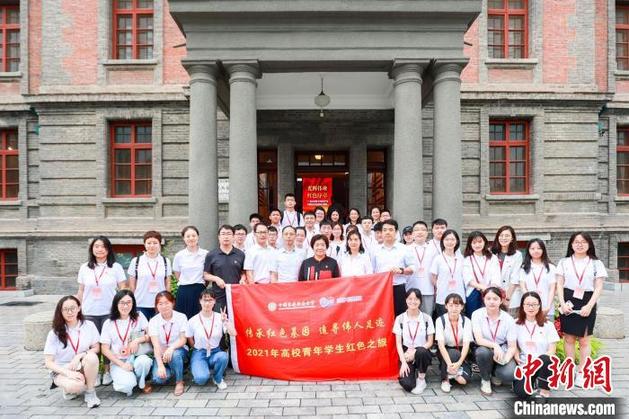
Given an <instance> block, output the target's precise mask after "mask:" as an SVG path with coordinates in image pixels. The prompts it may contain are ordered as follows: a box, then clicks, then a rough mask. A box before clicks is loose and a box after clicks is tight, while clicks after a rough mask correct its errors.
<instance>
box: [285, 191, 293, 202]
mask: <svg viewBox="0 0 629 419" xmlns="http://www.w3.org/2000/svg"><path fill="white" fill-rule="evenodd" d="M294 197H295V194H294V193H290V192H289V193H287V194H284V201H286V198H294Z"/></svg>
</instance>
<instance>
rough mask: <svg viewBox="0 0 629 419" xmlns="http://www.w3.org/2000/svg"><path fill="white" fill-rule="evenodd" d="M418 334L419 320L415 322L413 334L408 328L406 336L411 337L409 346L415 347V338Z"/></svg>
mask: <svg viewBox="0 0 629 419" xmlns="http://www.w3.org/2000/svg"><path fill="white" fill-rule="evenodd" d="M420 316H421V314H420ZM418 332H419V320H417V326H415V334H412V333H411V328H410V327H409V328H408V335H409V336H410V337H411V345H413V347H415V338H416V337H417V333H418Z"/></svg>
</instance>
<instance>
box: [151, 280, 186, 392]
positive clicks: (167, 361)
mask: <svg viewBox="0 0 629 419" xmlns="http://www.w3.org/2000/svg"><path fill="white" fill-rule="evenodd" d="M174 306H175V297H173V295H172V294H171V293H170V292H168V291H162V292H160V293H158V294H157V297H155V308H156V309H157V314H156V315H155V316H154V317H153V318H152V319H151V321H149V336H150V337H151V343H152V344H153V351H154V353H155V359H154V360H153V369H152V372H151V376H152V377H153V383H155V384H166V383H167V382H168V381H169V380H170V378H171V377H173V376H174V377H175V392H174V393H175V396H181V395H182V394H183V392H184V384H183V366H184V362H185V359H186V357H187V356H188V351H187V349H186V348H185V345H186V332H187V330H188V319H187V318H186V315H185V314H183V313H179V312H178V311H174V310H173V308H174Z"/></svg>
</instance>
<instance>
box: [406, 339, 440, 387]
mask: <svg viewBox="0 0 629 419" xmlns="http://www.w3.org/2000/svg"><path fill="white" fill-rule="evenodd" d="M403 348H404V351H406V349H407V348H406V346H403ZM431 363H432V354H431V353H430V351H429V350H428V349H426V348H424V347H423V346H420V347H419V348H417V349H416V350H415V359H414V360H413V362H409V363H408V368H409V370H410V371H409V372H408V375H407V376H406V377H400V378H399V382H400V385H401V386H402V388H403V389H404V390H406V391H411V390H412V389H414V388H415V385H416V384H417V373H418V372H419V373H420V374H425V373H426V371H427V370H428V367H429V366H430V364H431ZM400 365H401V364H400Z"/></svg>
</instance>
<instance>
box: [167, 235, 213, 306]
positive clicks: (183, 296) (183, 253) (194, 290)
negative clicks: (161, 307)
mask: <svg viewBox="0 0 629 419" xmlns="http://www.w3.org/2000/svg"><path fill="white" fill-rule="evenodd" d="M181 237H183V241H184V243H185V244H186V248H185V249H183V250H180V251H179V252H177V254H176V255H175V258H174V259H173V272H174V273H175V278H177V284H178V286H177V303H176V306H175V309H176V310H177V311H178V312H180V313H183V314H185V315H186V317H187V318H190V317H192V316H194V315H195V314H197V313H198V312H199V310H200V309H201V307H199V295H201V292H202V291H203V290H204V289H205V285H206V284H205V280H204V279H203V265H204V264H205V256H207V253H208V251H207V250H205V249H202V248H200V247H199V230H198V229H197V228H196V227H195V226H186V227H184V228H183V230H181Z"/></svg>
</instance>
